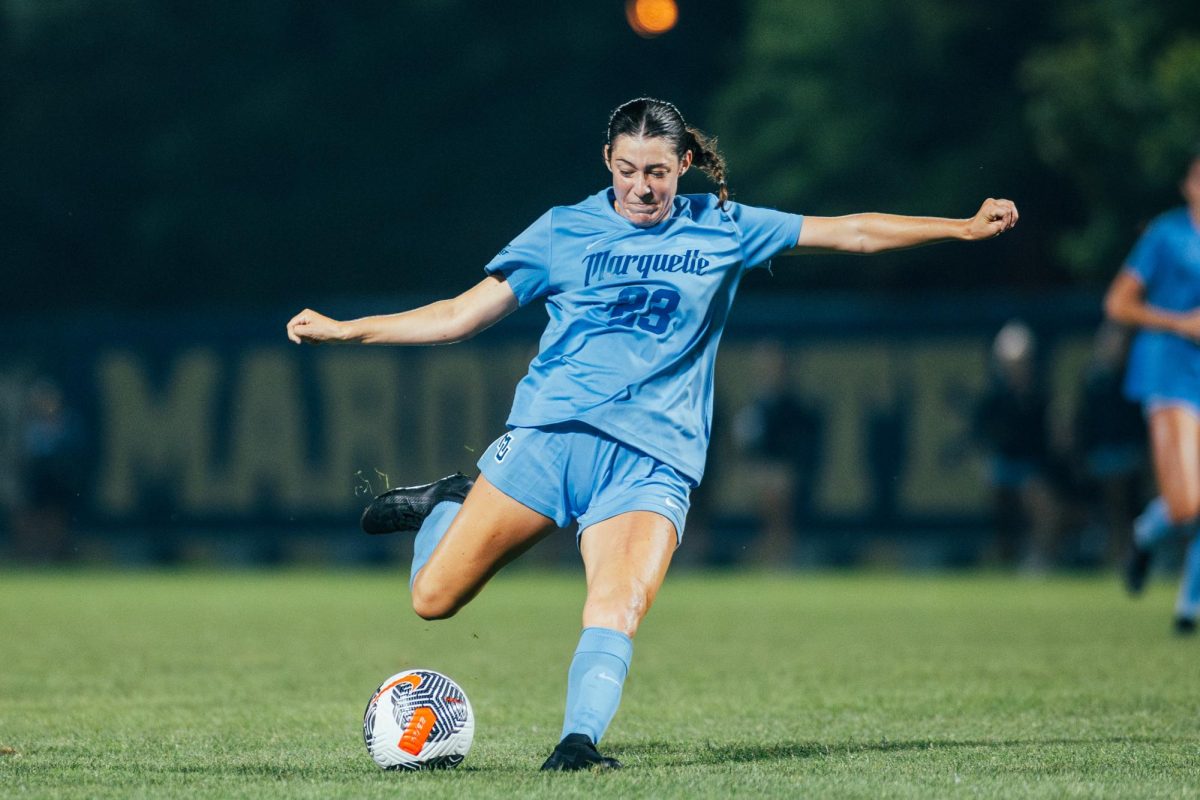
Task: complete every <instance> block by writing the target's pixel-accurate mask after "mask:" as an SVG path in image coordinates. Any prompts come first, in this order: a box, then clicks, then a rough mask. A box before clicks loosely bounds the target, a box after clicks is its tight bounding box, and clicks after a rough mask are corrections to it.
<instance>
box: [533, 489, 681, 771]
mask: <svg viewBox="0 0 1200 800" xmlns="http://www.w3.org/2000/svg"><path fill="white" fill-rule="evenodd" d="M676 542H677V538H676V535H675V526H674V524H672V523H671V521H670V520H668V519H667V518H666V517H663V516H661V515H659V514H656V513H654V512H650V511H630V512H627V513H624V514H618V515H617V516H615V517H611V518H609V519H606V520H604V521H603V522H599V523H597V524H595V525H592V526H590V527H588V528H587V529H586V530H585V531H584V532H583V534H582V537H581V539H580V551H581V552H582V554H583V564H584V568H585V570H586V573H587V601H586V603H585V604H584V608H583V633H582V634H581V635H580V638H579V647H578V648H577V649H576V650H575V657H574V659H573V660H572V662H571V670H570V672H569V673H568V676H567V708H566V714H565V715H564V720H563V733H562V741H560V742H559V743H558V746H557V747H555V748H554V752H553V753H551V754H550V757H549V758H548V759H546V763H545V764H543V765H542V769H544V770H579V769H616V768H619V767H620V766H621V764H620V762H618V761H617V760H616V759H614V758H607V757H605V756H603V755H601V754H600V752H599V750H597V749H596V745H597V743H599V741H600V737H601V736H603V735H604V731H605V730H606V729H607V728H608V724H609V722H610V721H611V720H612V717H613V715H614V714H615V713H616V711H617V706H618V705H619V703H620V701H621V689H622V686H623V684H624V681H625V676H626V674H627V673H628V671H629V662H630V659H631V658H632V656H633V635H634V634H635V633H637V629H638V626H639V625H640V624H641V622H642V620H643V619H644V618H645V616H646V612H647V611H649V610H650V606H651V605H653V603H654V598H655V596H656V595H657V594H658V590H659V588H660V587H661V586H662V582H663V578H664V577H665V576H666V574H667V567H668V566H670V564H671V555H672V554H673V553H674V552H675V545H676Z"/></svg>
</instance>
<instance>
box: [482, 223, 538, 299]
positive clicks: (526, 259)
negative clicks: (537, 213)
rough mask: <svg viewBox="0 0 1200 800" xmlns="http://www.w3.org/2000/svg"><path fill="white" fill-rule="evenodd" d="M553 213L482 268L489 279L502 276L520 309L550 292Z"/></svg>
mask: <svg viewBox="0 0 1200 800" xmlns="http://www.w3.org/2000/svg"><path fill="white" fill-rule="evenodd" d="M553 213H554V211H553V209H551V210H550V211H547V212H546V213H545V214H543V215H542V216H541V217H539V218H538V220H537V221H536V222H534V223H533V224H532V225H530V226H529V227H528V228H526V229H525V230H524V231H522V232H521V234H520V235H519V236H517V238H515V239H513V240H512V241H511V242H509V243H508V246H507V247H505V248H504V249H503V250H501V251H500V252H499V253H497V254H496V257H495V258H493V259H492V260H491V261H489V262H488V263H487V265H486V266H484V268H483V271H484V272H486V273H487V274H488V275H503V276H504V277H505V279H506V280H507V281H508V285H509V287H510V288H511V289H512V291H513V294H514V295H516V296H517V302H518V303H520V304H521V305H525V304H526V303H530V302H532V301H534V300H536V299H538V298H539V297H544V296H545V295H546V293H547V292H548V291H549V288H550V259H551V250H550V237H551V217H552V215H553Z"/></svg>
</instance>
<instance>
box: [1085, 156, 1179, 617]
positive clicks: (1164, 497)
mask: <svg viewBox="0 0 1200 800" xmlns="http://www.w3.org/2000/svg"><path fill="white" fill-rule="evenodd" d="M1180 192H1181V193H1182V194H1183V197H1184V200H1185V202H1186V205H1184V206H1183V207H1179V208H1175V209H1172V210H1170V211H1168V212H1166V213H1164V214H1162V215H1160V216H1159V217H1157V218H1156V219H1155V220H1154V221H1153V222H1152V223H1151V224H1150V226H1149V227H1148V228H1147V229H1146V231H1145V233H1143V234H1142V236H1141V238H1140V239H1138V242H1137V244H1136V245H1134V248H1133V251H1132V252H1131V253H1130V254H1129V257H1128V258H1127V259H1126V260H1125V266H1124V267H1123V268H1122V269H1121V271H1120V272H1118V273H1117V276H1116V277H1115V278H1114V279H1113V281H1112V284H1111V285H1110V286H1109V290H1108V294H1107V295H1106V297H1105V299H1104V309H1105V312H1106V313H1107V315H1108V317H1109V318H1110V319H1113V320H1116V321H1117V322H1120V323H1123V324H1125V325H1133V326H1136V327H1138V328H1140V329H1141V330H1140V332H1139V333H1138V335H1137V339H1136V340H1135V341H1134V344H1133V350H1132V351H1131V352H1130V355H1129V366H1128V370H1127V374H1126V378H1125V393H1126V395H1127V396H1128V397H1129V398H1130V399H1131V400H1135V401H1137V402H1139V403H1141V404H1142V408H1143V409H1144V411H1145V414H1146V418H1147V420H1148V423H1149V428H1150V449H1151V455H1152V457H1153V461H1154V475H1155V479H1156V480H1157V483H1158V491H1159V495H1158V497H1156V498H1154V499H1153V500H1152V501H1150V504H1149V505H1148V506H1146V510H1145V511H1144V512H1143V513H1142V515H1141V516H1139V517H1138V518H1137V520H1136V521H1135V522H1134V527H1133V549H1132V554H1131V556H1130V559H1129V563H1128V564H1127V566H1126V571H1125V583H1126V588H1128V590H1129V592H1130V593H1131V594H1133V595H1137V594H1139V593H1140V592H1141V591H1142V589H1143V588H1144V586H1145V582H1146V576H1147V574H1148V572H1149V570H1150V563H1151V557H1152V554H1153V552H1154V549H1155V548H1156V546H1157V545H1159V544H1160V543H1162V542H1163V541H1165V540H1167V539H1169V538H1172V537H1175V538H1182V539H1185V540H1190V544H1189V546H1188V551H1187V557H1186V559H1185V563H1184V573H1183V581H1182V584H1181V586H1180V589H1179V596H1178V599H1177V601H1176V606H1175V629H1176V631H1178V632H1179V633H1193V632H1195V630H1196V613H1197V610H1198V609H1200V542H1198V540H1197V538H1196V526H1197V522H1198V517H1200V344H1197V340H1198V339H1200V150H1198V151H1196V152H1195V153H1193V155H1192V158H1191V161H1190V164H1189V166H1188V168H1187V170H1186V172H1185V175H1184V178H1183V181H1182V182H1181V183H1180Z"/></svg>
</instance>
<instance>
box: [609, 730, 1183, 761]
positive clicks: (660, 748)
mask: <svg viewBox="0 0 1200 800" xmlns="http://www.w3.org/2000/svg"><path fill="white" fill-rule="evenodd" d="M1168 741H1170V740H1169V739H1166V738H1158V737H1149V736H1109V737H1097V738H1078V739H1066V738H1061V739H948V740H944V739H912V740H901V741H894V740H891V739H882V740H880V741H877V742H836V743H829V742H816V741H808V742H804V741H798V742H762V743H759V744H753V743H741V742H739V743H732V744H717V743H712V742H709V743H705V744H703V745H700V746H694V745H693V746H689V745H687V744H679V743H671V742H643V743H635V744H628V745H618V744H614V745H613V746H612V747H610V748H608V749H607V750H606V752H609V754H610V755H613V756H615V757H617V758H625V759H635V758H642V757H645V758H646V759H647V760H648V761H651V762H653V763H654V764H656V765H661V766H696V765H701V764H730V763H746V762H752V761H782V760H788V759H803V758H831V757H838V756H847V755H854V754H857V753H896V752H904V751H919V750H930V751H937V750H956V749H964V750H966V749H993V748H994V749H1004V748H1010V747H1018V748H1019V747H1044V746H1054V745H1068V746H1070V745H1102V744H1162V743H1166V742H1168Z"/></svg>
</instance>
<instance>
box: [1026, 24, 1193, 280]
mask: <svg viewBox="0 0 1200 800" xmlns="http://www.w3.org/2000/svg"><path fill="white" fill-rule="evenodd" d="M1054 25H1055V28H1056V31H1057V32H1058V37H1057V39H1056V41H1054V42H1053V43H1051V44H1046V45H1044V46H1042V47H1040V48H1038V49H1037V50H1035V51H1034V52H1033V53H1031V54H1030V56H1029V57H1028V59H1027V60H1026V62H1025V64H1024V65H1023V70H1022V77H1023V85H1024V86H1025V88H1026V89H1027V91H1028V100H1027V106H1026V116H1027V119H1028V120H1029V123H1030V125H1031V127H1032V130H1033V132H1034V134H1035V138H1036V142H1037V148H1038V153H1039V154H1040V155H1041V157H1042V158H1043V159H1044V160H1045V162H1046V163H1047V164H1048V165H1050V166H1051V167H1053V168H1054V169H1056V170H1059V171H1060V172H1061V173H1062V174H1064V175H1066V176H1067V177H1068V178H1069V180H1070V181H1071V183H1072V184H1073V186H1074V187H1075V189H1076V190H1077V191H1078V192H1079V195H1080V198H1081V201H1082V204H1083V206H1084V207H1085V209H1086V214H1085V219H1084V221H1083V223H1082V224H1081V225H1080V226H1078V227H1077V228H1074V229H1072V230H1069V231H1065V232H1064V233H1063V235H1062V237H1061V238H1060V239H1059V241H1058V242H1057V250H1058V252H1059V254H1060V255H1061V257H1062V259H1063V260H1064V261H1066V262H1067V263H1068V264H1069V265H1070V266H1071V267H1072V269H1074V270H1075V271H1076V272H1077V273H1079V274H1081V275H1091V276H1096V277H1101V276H1108V275H1111V274H1112V273H1113V272H1114V271H1115V270H1116V268H1117V265H1118V264H1119V263H1120V259H1121V258H1122V257H1123V256H1124V254H1125V252H1126V251H1127V250H1128V248H1129V246H1130V244H1131V243H1132V241H1133V239H1134V238H1135V237H1136V235H1137V230H1138V227H1139V226H1140V225H1141V224H1143V223H1145V222H1146V221H1147V219H1148V217H1149V216H1152V215H1153V214H1156V213H1158V212H1159V211H1162V210H1163V209H1164V207H1166V206H1168V205H1174V204H1178V203H1179V202H1180V200H1179V194H1178V191H1177V189H1176V187H1177V185H1178V183H1179V179H1180V177H1181V176H1182V174H1183V167H1184V164H1185V163H1186V161H1187V160H1188V159H1189V158H1190V156H1191V155H1192V154H1193V153H1195V152H1197V151H1196V148H1197V147H1198V146H1200V3H1194V2H1192V3H1181V2H1147V0H1097V1H1096V2H1092V3H1087V4H1071V5H1068V6H1065V7H1062V8H1061V9H1060V10H1059V11H1058V12H1057V13H1056V14H1055V19H1054Z"/></svg>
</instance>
